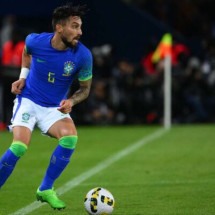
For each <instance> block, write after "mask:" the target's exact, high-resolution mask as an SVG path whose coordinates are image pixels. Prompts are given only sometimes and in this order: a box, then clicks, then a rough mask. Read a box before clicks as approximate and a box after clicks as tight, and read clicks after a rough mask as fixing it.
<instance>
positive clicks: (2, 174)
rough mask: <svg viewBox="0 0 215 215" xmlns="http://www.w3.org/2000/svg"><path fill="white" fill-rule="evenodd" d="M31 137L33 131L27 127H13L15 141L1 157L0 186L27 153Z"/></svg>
mask: <svg viewBox="0 0 215 215" xmlns="http://www.w3.org/2000/svg"><path fill="white" fill-rule="evenodd" d="M30 138H31V131H30V129H29V128H27V127H23V126H16V127H14V128H13V142H12V144H11V146H10V147H9V149H8V150H7V151H6V152H5V153H4V154H3V155H2V157H1V158H0V187H1V186H3V184H4V183H5V182H6V180H7V179H8V178H9V176H10V175H11V173H12V172H13V169H14V168H15V166H16V163H17V161H18V160H19V159H20V158H21V157H22V156H23V155H24V154H25V152H26V150H27V148H28V145H29V142H30Z"/></svg>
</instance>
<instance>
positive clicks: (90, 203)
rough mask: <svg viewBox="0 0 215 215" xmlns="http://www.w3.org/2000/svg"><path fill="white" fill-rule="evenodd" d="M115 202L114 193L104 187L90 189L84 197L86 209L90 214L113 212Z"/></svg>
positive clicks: (105, 214)
mask: <svg viewBox="0 0 215 215" xmlns="http://www.w3.org/2000/svg"><path fill="white" fill-rule="evenodd" d="M114 204H115V201H114V197H113V195H112V194H111V193H110V192H109V191H108V190H106V189H104V188H102V187H96V188H94V189H92V190H90V191H89V192H88V193H87V195H86V197H85V199H84V206H85V209H86V211H87V212H88V214H90V215H108V214H111V213H112V211H113V208H114Z"/></svg>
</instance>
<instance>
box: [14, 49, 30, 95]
mask: <svg viewBox="0 0 215 215" xmlns="http://www.w3.org/2000/svg"><path fill="white" fill-rule="evenodd" d="M30 65H31V55H30V54H28V53H27V49H26V47H24V49H23V52H22V68H21V73H20V75H19V80H18V81H15V82H13V83H12V87H11V92H12V93H14V94H16V95H17V94H20V93H21V91H22V89H23V87H24V86H25V80H26V78H27V77H28V74H29V68H30Z"/></svg>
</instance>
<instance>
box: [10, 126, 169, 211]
mask: <svg viewBox="0 0 215 215" xmlns="http://www.w3.org/2000/svg"><path fill="white" fill-rule="evenodd" d="M166 132H167V130H165V129H159V130H157V131H155V132H154V133H152V134H150V135H148V136H146V137H144V138H142V139H141V140H139V141H137V142H135V143H133V144H131V145H130V146H128V147H127V148H125V149H123V150H121V151H119V152H118V153H116V154H115V155H113V156H111V157H109V158H108V159H106V160H104V161H102V162H101V163H99V164H98V165H96V166H95V167H93V168H91V169H89V170H88V171H86V172H84V173H82V174H81V175H79V176H77V177H76V178H73V179H72V180H70V181H68V182H67V183H66V184H64V185H63V186H61V187H60V188H58V189H57V190H56V192H57V193H58V194H59V195H62V194H64V193H66V192H68V191H69V190H71V189H73V188H75V187H77V186H78V185H79V184H81V183H82V182H84V181H86V180H87V179H88V178H90V177H92V176H94V175H95V174H97V173H98V172H100V171H102V170H104V169H106V168H107V167H109V166H110V165H111V164H113V163H115V162H116V161H118V160H120V159H121V158H123V157H125V156H127V155H129V154H130V153H132V152H134V151H136V150H137V149H139V148H140V147H142V146H143V145H145V144H146V143H149V142H151V141H153V140H156V139H157V138H159V137H161V136H162V135H164V134H165V133H166ZM44 205H45V204H41V203H40V202H38V201H35V202H32V203H31V204H29V205H27V206H26V207H23V208H21V209H19V210H18V211H16V212H14V213H12V214H10V215H25V214H29V213H30V212H32V211H34V210H36V209H37V208H40V207H42V206H44Z"/></svg>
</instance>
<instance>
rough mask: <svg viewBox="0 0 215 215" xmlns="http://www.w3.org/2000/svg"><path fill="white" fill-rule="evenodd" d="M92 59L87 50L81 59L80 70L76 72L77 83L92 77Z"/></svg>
mask: <svg viewBox="0 0 215 215" xmlns="http://www.w3.org/2000/svg"><path fill="white" fill-rule="evenodd" d="M92 67H93V58H92V54H91V52H90V51H89V50H88V51H87V52H86V53H85V55H84V56H83V58H82V61H81V68H80V70H79V72H78V80H79V81H87V80H89V79H91V78H92V77H93V73H92Z"/></svg>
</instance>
